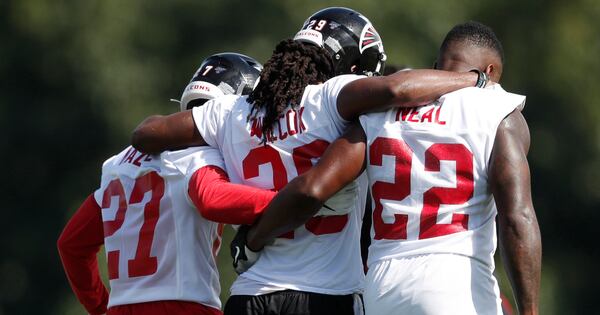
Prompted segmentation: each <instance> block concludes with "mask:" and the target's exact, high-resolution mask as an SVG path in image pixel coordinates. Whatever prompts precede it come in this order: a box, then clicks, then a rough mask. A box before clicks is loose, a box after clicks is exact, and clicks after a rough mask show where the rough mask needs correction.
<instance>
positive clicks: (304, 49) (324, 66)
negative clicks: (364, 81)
mask: <svg viewBox="0 0 600 315" xmlns="http://www.w3.org/2000/svg"><path fill="white" fill-rule="evenodd" d="M333 75H334V67H333V61H332V60H331V56H330V55H329V53H328V52H327V51H326V50H325V49H323V48H321V47H318V46H315V45H312V44H308V43H303V42H299V41H294V40H291V39H286V40H283V41H281V42H279V44H277V47H275V50H274V51H273V55H272V56H271V59H269V60H268V61H267V63H265V65H264V68H263V70H262V71H261V73H260V79H259V81H258V85H257V86H256V87H255V88H254V90H253V91H252V92H251V93H250V95H249V96H248V103H250V104H252V109H251V111H250V115H249V116H248V120H250V119H251V118H256V115H258V114H259V112H260V111H261V110H262V109H264V111H265V113H264V117H263V118H262V142H263V143H264V144H266V143H267V141H268V139H269V138H270V137H267V135H270V134H271V133H272V132H273V127H274V126H273V125H274V124H275V122H279V116H280V115H281V114H282V113H283V111H284V110H285V109H286V108H287V107H288V105H289V106H292V108H297V107H298V106H299V105H300V102H301V101H302V94H304V88H305V87H306V86H307V85H309V84H317V83H319V82H325V81H327V80H328V79H329V78H331V77H333Z"/></svg>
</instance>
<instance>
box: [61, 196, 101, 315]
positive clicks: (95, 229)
mask: <svg viewBox="0 0 600 315" xmlns="http://www.w3.org/2000/svg"><path fill="white" fill-rule="evenodd" d="M102 244H104V232H103V228H102V214H101V209H100V207H99V206H98V204H97V203H96V201H95V200H94V196H93V195H90V196H89V197H88V198H87V199H86V200H85V201H84V202H83V204H82V205H81V206H80V207H79V209H78V210H77V212H75V214H74V215H73V217H72V218H71V220H69V222H68V223H67V225H66V226H65V228H64V230H63V232H62V233H61V235H60V237H59V238H58V242H57V245H58V253H59V254H60V259H61V260H62V264H63V267H64V269H65V273H66V274H67V278H68V279H69V283H70V284H71V288H72V289H73V292H75V295H76V296H77V299H79V302H81V304H83V306H84V307H85V309H86V310H87V311H88V312H89V313H90V314H104V313H106V306H107V304H108V291H107V290H106V287H105V286H104V284H103V283H102V280H101V279H100V274H99V271H98V259H97V258H96V254H97V253H98V251H99V250H100V246H102Z"/></svg>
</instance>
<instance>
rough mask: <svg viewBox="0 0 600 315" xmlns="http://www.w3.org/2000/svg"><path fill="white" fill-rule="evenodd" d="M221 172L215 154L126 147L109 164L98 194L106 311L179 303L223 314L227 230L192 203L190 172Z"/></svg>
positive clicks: (204, 149)
mask: <svg viewBox="0 0 600 315" xmlns="http://www.w3.org/2000/svg"><path fill="white" fill-rule="evenodd" d="M206 165H215V166H218V167H221V168H223V169H224V165H223V160H222V158H221V155H220V154H219V152H218V151H217V150H215V149H212V148H208V147H206V148H190V149H187V150H181V151H173V152H164V153H162V154H161V155H160V156H159V155H147V154H143V153H141V152H138V151H136V150H135V149H133V148H132V147H128V148H127V149H125V150H123V151H122V152H121V153H119V154H118V155H115V156H113V157H112V158H110V159H108V160H107V161H106V162H104V165H103V167H102V182H101V186H100V188H99V189H98V190H97V191H96V192H95V193H94V197H95V199H96V202H97V203H98V205H100V207H101V208H102V220H103V222H104V223H103V224H104V246H105V249H106V256H107V261H108V273H109V279H110V287H111V290H110V297H109V303H108V306H109V307H111V306H115V305H124V304H132V303H141V302H149V301H163V300H180V301H192V302H197V303H201V304H204V305H207V306H211V307H213V308H217V309H219V308H220V307H221V302H220V300H219V294H220V285H219V274H218V271H217V266H216V263H215V256H216V254H217V251H218V249H219V246H220V234H221V230H222V226H220V225H219V224H217V223H213V222H210V221H207V220H205V219H203V218H202V217H201V216H200V214H199V213H198V211H197V210H196V208H195V207H194V206H193V204H192V202H191V200H190V199H189V197H188V193H187V189H188V183H189V179H190V177H191V176H192V175H193V173H194V172H195V171H196V170H197V169H199V168H201V167H203V166H206Z"/></svg>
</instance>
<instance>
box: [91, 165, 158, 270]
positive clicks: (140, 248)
mask: <svg viewBox="0 0 600 315" xmlns="http://www.w3.org/2000/svg"><path fill="white" fill-rule="evenodd" d="M147 192H151V195H152V196H151V198H150V200H149V201H148V202H146V203H145V204H144V220H143V223H142V226H141V227H140V230H139V233H138V243H137V249H136V252H135V257H134V258H133V259H129V260H128V261H127V275H128V276H129V277H130V278H131V277H140V276H148V275H151V274H154V273H156V270H157V267H158V266H157V265H158V262H157V259H156V257H153V256H150V250H151V248H152V241H153V240H154V229H155V228H156V223H157V222H158V216H159V214H160V211H159V205H160V199H161V198H162V197H163V195H164V192H165V183H164V180H163V179H162V177H160V176H159V175H158V173H156V172H150V173H147V174H145V175H143V176H141V177H138V178H137V179H136V180H135V184H134V185H133V190H132V191H131V195H130V196H129V202H127V199H125V190H124V189H123V184H122V183H121V181H120V180H119V179H114V180H113V181H111V182H110V183H109V184H108V186H107V187H106V190H104V194H103V196H102V209H107V208H110V207H111V203H112V197H117V200H118V201H117V202H118V208H117V212H116V215H115V219H114V220H112V221H104V237H105V238H106V237H109V236H112V235H113V234H114V233H115V232H117V230H119V229H120V228H121V226H122V225H123V222H125V214H126V213H127V209H128V208H129V205H133V204H137V203H140V202H142V200H143V199H144V194H146V193H147ZM119 256H120V251H119V250H113V251H109V252H108V253H107V260H108V277H109V279H110V280H113V279H118V278H119V275H120V273H119Z"/></svg>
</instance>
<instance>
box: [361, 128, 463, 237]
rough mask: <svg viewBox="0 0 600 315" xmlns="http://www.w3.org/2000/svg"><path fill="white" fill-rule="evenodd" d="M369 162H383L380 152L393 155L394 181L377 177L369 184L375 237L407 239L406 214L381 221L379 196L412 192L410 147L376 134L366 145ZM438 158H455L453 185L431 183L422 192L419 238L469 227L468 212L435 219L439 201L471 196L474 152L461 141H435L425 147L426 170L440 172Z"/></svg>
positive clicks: (450, 202)
mask: <svg viewBox="0 0 600 315" xmlns="http://www.w3.org/2000/svg"><path fill="white" fill-rule="evenodd" d="M369 155H370V164H371V165H375V166H382V162H383V156H384V155H386V156H393V157H395V160H396V163H395V168H394V182H393V183H389V182H382V181H377V182H375V183H374V184H373V186H372V187H371V191H372V194H373V201H374V203H375V208H374V209H373V229H374V231H375V237H374V238H375V239H376V240H380V239H390V240H400V239H406V238H407V235H406V234H407V233H406V226H407V224H408V215H407V214H399V213H396V214H394V222H393V223H386V222H384V221H383V218H382V213H383V205H382V204H381V199H386V200H396V201H401V200H403V199H404V198H406V197H408V196H409V195H410V194H411V169H412V158H413V151H412V150H411V148H410V147H409V146H408V145H407V144H406V142H404V141H402V140H400V139H394V138H383V137H380V138H377V139H375V141H373V144H371V146H370V147H369ZM440 161H455V162H456V187H455V188H448V187H432V188H430V189H429V190H427V191H426V192H425V193H424V194H423V208H422V209H421V216H420V220H419V239H426V238H432V237H437V236H442V235H448V234H452V233H456V232H461V231H466V230H467V229H468V223H469V216H468V215H467V214H460V213H454V214H452V219H451V222H450V223H447V224H440V223H437V218H438V210H439V208H440V205H442V204H446V205H460V204H463V203H465V202H467V201H468V200H469V199H471V198H472V197H473V183H474V181H473V153H472V152H471V151H469V149H467V147H465V146H464V145H463V144H460V143H436V144H433V145H431V146H430V147H429V148H428V149H427V150H426V151H425V171H426V172H439V171H440Z"/></svg>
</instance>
